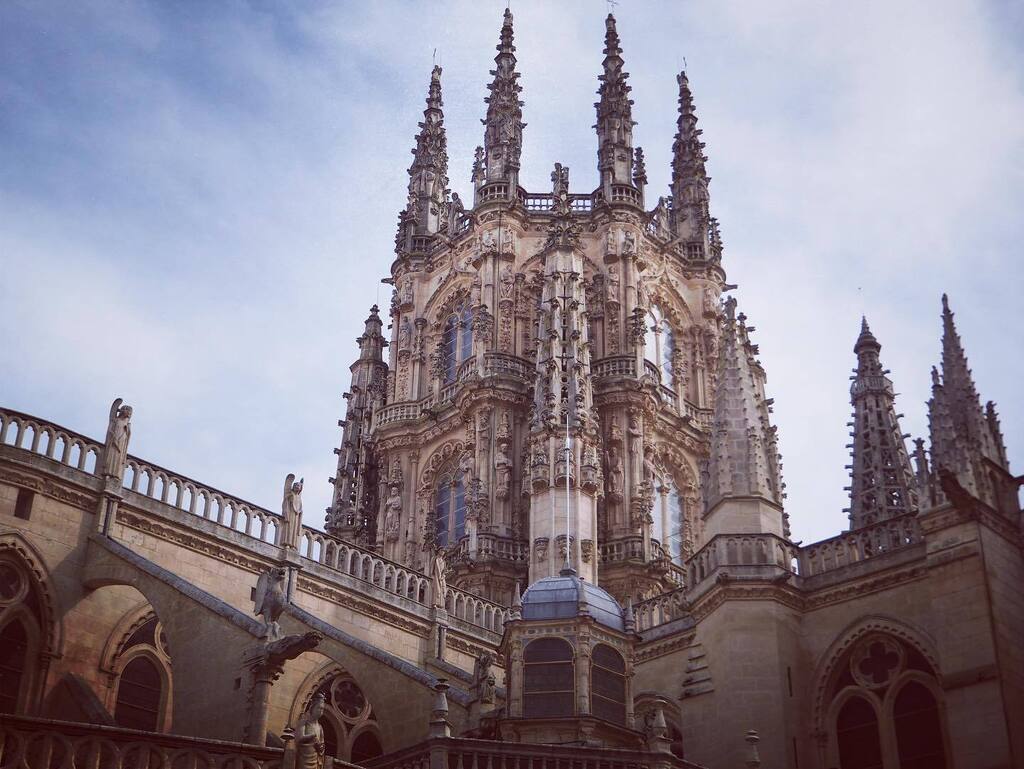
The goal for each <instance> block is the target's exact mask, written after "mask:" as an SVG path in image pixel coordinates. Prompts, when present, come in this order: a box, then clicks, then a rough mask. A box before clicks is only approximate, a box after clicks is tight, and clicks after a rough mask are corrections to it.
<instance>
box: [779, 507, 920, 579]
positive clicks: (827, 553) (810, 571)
mask: <svg viewBox="0 0 1024 769" xmlns="http://www.w3.org/2000/svg"><path fill="white" fill-rule="evenodd" d="M923 540H924V536H923V535H922V534H921V524H920V523H919V522H918V520H917V516H916V515H915V514H913V513H908V514H907V515H901V516H899V517H897V518H892V519H890V520H888V521H881V522H880V523H875V524H872V525H871V526H865V527H864V528H862V529H857V530H856V531H847V532H844V533H843V534H840V535H839V536H837V537H832V538H830V539H825V540H822V541H821V542H814V543H812V544H810V545H806V546H804V547H802V548H800V556H799V563H800V575H801V576H802V577H813V576H815V575H817V574H823V573H825V572H827V571H832V570H833V569H839V568H841V567H843V566H849V565H850V564H854V563H859V562H861V561H866V560H868V559H870V558H875V557H877V556H880V555H882V554H884V553H890V552H892V551H894V550H900V549H902V548H905V547H910V546H911V545H914V544H917V543H918V542H922V541H923Z"/></svg>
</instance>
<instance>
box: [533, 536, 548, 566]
mask: <svg viewBox="0 0 1024 769" xmlns="http://www.w3.org/2000/svg"><path fill="white" fill-rule="evenodd" d="M547 554H548V538H547V537H539V538H538V539H535V540H534V542H533V555H534V557H535V558H536V559H537V563H543V562H544V558H545V557H546V556H547Z"/></svg>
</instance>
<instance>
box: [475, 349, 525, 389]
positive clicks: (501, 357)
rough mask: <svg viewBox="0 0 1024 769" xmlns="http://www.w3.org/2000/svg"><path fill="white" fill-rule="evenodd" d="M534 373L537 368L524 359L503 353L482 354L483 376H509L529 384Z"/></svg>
mask: <svg viewBox="0 0 1024 769" xmlns="http://www.w3.org/2000/svg"><path fill="white" fill-rule="evenodd" d="M536 371H537V367H536V366H535V365H534V364H533V363H532V362H531V361H528V360H526V359H525V358H518V357H516V356H515V355H508V354H507V353H503V352H489V353H485V354H484V375H485V376H511V377H515V378H516V379H520V380H522V381H524V382H531V381H533V377H534V375H535V374H536Z"/></svg>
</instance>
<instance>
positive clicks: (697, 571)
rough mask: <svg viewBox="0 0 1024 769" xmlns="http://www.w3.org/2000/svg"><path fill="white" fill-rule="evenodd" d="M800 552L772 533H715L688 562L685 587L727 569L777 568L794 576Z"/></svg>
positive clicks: (791, 544)
mask: <svg viewBox="0 0 1024 769" xmlns="http://www.w3.org/2000/svg"><path fill="white" fill-rule="evenodd" d="M799 552H800V548H799V547H797V546H796V545H794V544H793V543H792V542H789V541H788V540H785V539H783V538H782V537H779V536H776V535H775V534H766V533H761V534H718V535H717V536H715V537H713V538H712V540H711V541H710V542H708V543H707V544H706V545H705V546H704V547H702V548H701V549H700V550H698V551H697V553H696V554H695V555H694V556H693V558H691V559H690V561H689V562H688V568H689V575H688V577H689V578H688V580H687V584H688V585H689V586H690V587H693V586H694V585H697V584H698V583H699V582H701V581H703V580H704V579H705V578H706V577H708V576H709V575H710V574H711V573H712V572H713V571H715V570H716V569H719V568H721V567H726V566H728V567H758V566H760V567H763V566H773V567H775V566H777V567H779V568H780V569H785V570H786V571H791V572H794V573H795V572H797V567H798V556H799Z"/></svg>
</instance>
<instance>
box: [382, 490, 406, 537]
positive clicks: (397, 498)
mask: <svg viewBox="0 0 1024 769" xmlns="http://www.w3.org/2000/svg"><path fill="white" fill-rule="evenodd" d="M401 518H402V493H401V491H400V488H399V485H398V484H397V483H392V484H391V493H390V494H389V496H388V499H387V502H385V503H384V539H386V540H387V541H388V542H396V541H398V526H399V522H400V521H401Z"/></svg>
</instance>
